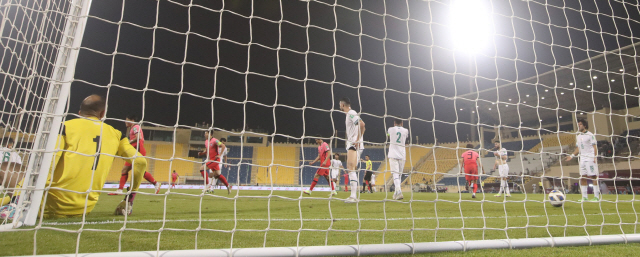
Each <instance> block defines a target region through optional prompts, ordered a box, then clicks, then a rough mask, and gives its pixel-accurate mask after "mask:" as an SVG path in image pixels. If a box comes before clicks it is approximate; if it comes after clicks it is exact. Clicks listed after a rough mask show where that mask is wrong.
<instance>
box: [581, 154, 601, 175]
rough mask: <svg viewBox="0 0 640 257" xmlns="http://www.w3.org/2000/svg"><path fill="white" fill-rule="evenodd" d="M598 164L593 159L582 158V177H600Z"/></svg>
mask: <svg viewBox="0 0 640 257" xmlns="http://www.w3.org/2000/svg"><path fill="white" fill-rule="evenodd" d="M598 174H599V171H598V164H596V163H594V159H592V158H580V176H598Z"/></svg>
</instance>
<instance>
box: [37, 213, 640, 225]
mask: <svg viewBox="0 0 640 257" xmlns="http://www.w3.org/2000/svg"><path fill="white" fill-rule="evenodd" d="M584 215H585V216H602V215H618V213H592V214H584ZM619 215H636V214H635V213H620V214H619ZM565 216H566V217H573V216H583V214H569V215H559V214H554V215H529V216H526V215H524V216H523V215H520V216H508V218H527V217H529V218H545V217H565ZM483 218H484V219H504V218H507V217H505V216H494V217H482V216H472V217H464V219H483ZM412 219H413V220H437V219H439V220H455V219H462V217H437V218H436V217H414V218H388V219H386V220H387V221H398V220H412ZM333 220H334V221H356V220H358V219H356V218H339V219H333ZM360 220H361V221H384V220H385V219H383V218H363V219H360ZM199 221H203V222H221V221H223V222H224V221H269V219H235V220H234V219H202V220H199V219H174V220H161V219H154V220H127V223H129V224H133V223H161V222H199ZM271 221H300V219H271ZM302 221H331V219H330V218H323V219H302ZM123 223H125V222H124V220H115V219H114V220H106V221H85V222H81V221H78V222H43V223H42V225H45V226H68V225H83V224H84V225H103V224H123Z"/></svg>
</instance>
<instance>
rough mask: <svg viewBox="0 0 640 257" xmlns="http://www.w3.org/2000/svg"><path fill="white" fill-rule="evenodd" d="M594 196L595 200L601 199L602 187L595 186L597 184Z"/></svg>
mask: <svg viewBox="0 0 640 257" xmlns="http://www.w3.org/2000/svg"><path fill="white" fill-rule="evenodd" d="M593 196H594V197H595V198H598V199H600V187H599V185H598V184H595V183H594V184H593Z"/></svg>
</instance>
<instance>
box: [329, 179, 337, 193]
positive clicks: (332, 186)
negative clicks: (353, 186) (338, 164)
mask: <svg viewBox="0 0 640 257" xmlns="http://www.w3.org/2000/svg"><path fill="white" fill-rule="evenodd" d="M329 181H330V184H331V191H336V183H334V182H333V180H329Z"/></svg>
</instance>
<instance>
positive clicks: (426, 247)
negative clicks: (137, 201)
mask: <svg viewBox="0 0 640 257" xmlns="http://www.w3.org/2000/svg"><path fill="white" fill-rule="evenodd" d="M623 243H640V234H620V235H597V236H571V237H547V238H523V239H498V240H470V241H446V242H430V243H414V244H411V243H404V244H366V245H359V246H358V245H331V246H305V247H267V248H238V249H209V250H178V251H139V252H121V253H117V252H111V253H85V254H77V255H76V254H62V255H60V254H56V255H42V256H47V257H54V256H57V257H60V256H68V257H72V256H78V257H82V256H91V257H110V256H123V254H126V256H130V257H148V256H162V257H174V256H176V257H178V256H190V257H200V256H202V257H205V256H207V257H229V256H293V257H297V256H360V255H380V254H416V253H435V252H446V251H470V250H483V249H527V248H535V247H566V246H592V245H606V244H623Z"/></svg>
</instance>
